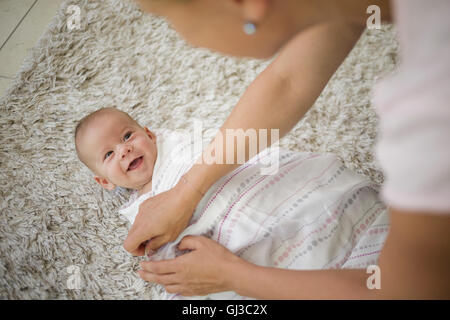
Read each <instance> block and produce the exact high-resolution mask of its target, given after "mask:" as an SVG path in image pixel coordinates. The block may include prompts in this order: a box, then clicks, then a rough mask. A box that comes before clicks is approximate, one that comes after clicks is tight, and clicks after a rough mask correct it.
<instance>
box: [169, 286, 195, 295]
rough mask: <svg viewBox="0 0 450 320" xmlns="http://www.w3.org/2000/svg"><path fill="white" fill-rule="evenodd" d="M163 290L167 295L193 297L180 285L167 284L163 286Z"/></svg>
mask: <svg viewBox="0 0 450 320" xmlns="http://www.w3.org/2000/svg"><path fill="white" fill-rule="evenodd" d="M164 289H166V291H167V292H168V293H178V294H181V295H182V296H193V295H194V294H193V293H192V292H191V291H188V290H186V287H185V286H183V285H180V284H169V285H166V286H164Z"/></svg>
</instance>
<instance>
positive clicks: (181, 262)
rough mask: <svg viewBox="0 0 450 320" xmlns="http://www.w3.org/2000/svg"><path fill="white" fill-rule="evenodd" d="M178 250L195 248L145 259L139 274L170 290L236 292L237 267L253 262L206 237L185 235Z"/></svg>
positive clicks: (183, 291) (190, 294) (184, 291)
mask: <svg viewBox="0 0 450 320" xmlns="http://www.w3.org/2000/svg"><path fill="white" fill-rule="evenodd" d="M178 249H180V250H191V251H190V252H188V253H186V254H184V255H181V256H179V257H177V258H175V259H171V260H162V261H144V262H141V268H142V270H139V271H138V274H139V276H140V277H141V278H142V279H144V280H146V281H150V282H156V283H159V284H161V285H163V286H164V287H165V289H166V291H167V292H169V293H179V294H181V295H183V296H196V295H206V294H210V293H214V292H222V291H234V288H233V285H232V282H233V281H232V277H234V276H235V275H236V272H235V271H234V270H236V268H239V267H242V266H243V267H245V265H250V263H249V262H247V261H245V260H242V259H241V258H239V257H237V256H235V255H234V254H233V253H232V252H230V251H229V250H228V249H226V248H225V247H224V246H222V245H220V244H219V243H217V242H216V241H213V240H211V239H208V238H205V237H202V236H186V237H184V238H183V239H182V240H181V242H180V244H179V245H178Z"/></svg>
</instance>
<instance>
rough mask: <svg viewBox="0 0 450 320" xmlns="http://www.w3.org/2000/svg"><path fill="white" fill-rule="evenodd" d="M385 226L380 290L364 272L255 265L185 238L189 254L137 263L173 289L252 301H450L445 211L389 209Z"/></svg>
mask: <svg viewBox="0 0 450 320" xmlns="http://www.w3.org/2000/svg"><path fill="white" fill-rule="evenodd" d="M390 217H391V227H390V231H389V235H388V237H387V239H386V242H385V245H384V247H383V250H382V253H381V255H380V257H379V261H378V266H379V268H380V271H381V273H380V284H381V288H380V289H371V290H370V289H368V287H367V279H368V278H369V276H371V274H368V273H366V270H365V269H340V270H287V269H279V268H270V267H261V266H257V265H254V264H251V263H249V262H247V261H245V260H243V259H240V258H238V257H236V256H234V255H233V254H232V253H231V252H230V251H228V250H227V249H226V248H225V247H222V246H221V245H220V244H218V243H216V242H214V241H212V240H210V239H207V238H204V237H194V236H187V237H185V238H183V240H182V242H181V243H180V245H179V247H180V249H182V250H185V249H190V250H192V251H190V252H189V253H187V254H185V255H183V256H180V257H178V258H176V259H173V260H166V261H150V262H143V263H142V264H141V266H142V267H143V270H141V271H139V274H140V276H141V277H142V278H143V279H144V280H146V281H152V282H157V283H159V284H161V285H164V286H165V288H166V290H167V291H168V292H171V293H181V294H182V295H187V296H190V295H205V294H209V293H214V292H220V291H235V292H237V293H238V294H240V295H242V296H249V297H254V298H257V299H449V298H450V274H449V270H450V212H449V213H448V214H433V213H429V212H408V211H403V210H397V209H393V208H391V209H390Z"/></svg>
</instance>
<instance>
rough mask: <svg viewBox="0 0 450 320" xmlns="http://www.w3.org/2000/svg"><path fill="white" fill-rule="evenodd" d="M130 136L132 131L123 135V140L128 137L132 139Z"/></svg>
mask: <svg viewBox="0 0 450 320" xmlns="http://www.w3.org/2000/svg"><path fill="white" fill-rule="evenodd" d="M130 136H131V132H127V133H126V134H125V136H124V137H123V140H125V141H127V140H128V139H130Z"/></svg>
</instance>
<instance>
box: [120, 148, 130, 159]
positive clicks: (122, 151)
mask: <svg viewBox="0 0 450 320" xmlns="http://www.w3.org/2000/svg"><path fill="white" fill-rule="evenodd" d="M131 151H133V148H132V147H131V146H130V145H122V146H121V147H120V157H121V158H122V159H123V158H125V156H126V155H127V153H129V152H131Z"/></svg>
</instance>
